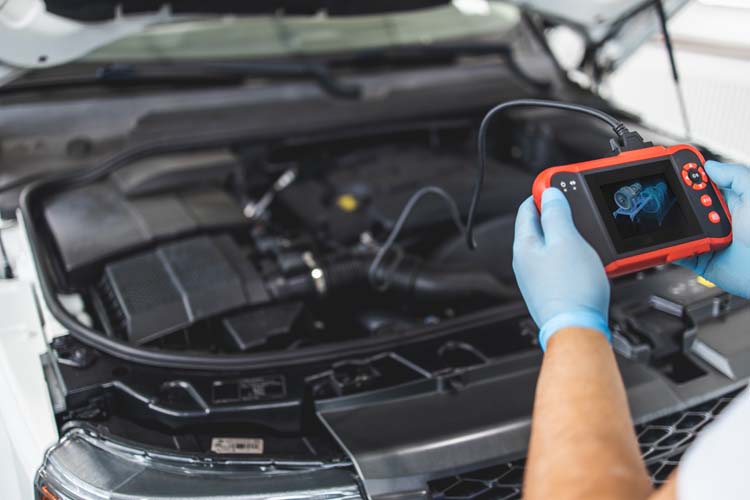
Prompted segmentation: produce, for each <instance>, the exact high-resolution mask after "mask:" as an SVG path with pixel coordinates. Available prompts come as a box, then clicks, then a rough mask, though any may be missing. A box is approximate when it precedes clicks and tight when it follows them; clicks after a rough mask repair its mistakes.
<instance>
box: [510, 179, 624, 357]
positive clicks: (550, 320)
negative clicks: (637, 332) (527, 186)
mask: <svg viewBox="0 0 750 500" xmlns="http://www.w3.org/2000/svg"><path fill="white" fill-rule="evenodd" d="M513 271H514V272H515V274H516V280H517V282H518V286H519V287H520V289H521V294H522V295H523V298H524V300H526V305H527V307H528V309H529V312H530V313H531V317H532V318H534V321H536V324H537V325H538V326H539V344H540V345H541V347H542V349H546V347H547V341H548V340H549V339H550V337H552V335H554V334H555V333H557V332H558V331H560V330H561V329H562V328H566V327H571V326H578V327H584V328H592V329H595V330H598V331H600V332H602V333H603V334H604V335H605V336H606V337H607V340H611V334H610V332H609V327H608V325H607V317H608V312H609V280H608V279H607V275H606V274H605V272H604V266H603V264H602V261H601V259H600V258H599V255H598V254H597V253H596V251H595V250H594V249H593V248H592V247H591V245H589V244H588V243H587V242H586V240H584V239H583V237H582V236H581V234H580V233H579V232H578V229H577V228H576V227H575V225H573V216H572V214H571V212H570V205H568V200H567V199H566V198H565V196H564V195H563V194H562V193H561V192H560V190H558V189H556V188H549V189H547V190H546V191H544V193H543V195H542V215H541V218H540V216H539V212H538V211H537V209H536V206H535V205H534V199H533V198H529V199H527V200H526V201H525V202H523V204H522V205H521V207H520V208H519V209H518V216H517V218H516V235H515V240H514V242H513Z"/></svg>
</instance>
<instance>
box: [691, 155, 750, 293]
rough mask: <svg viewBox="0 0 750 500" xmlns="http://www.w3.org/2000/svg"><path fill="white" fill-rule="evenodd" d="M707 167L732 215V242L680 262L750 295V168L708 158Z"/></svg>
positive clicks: (731, 289) (723, 286) (727, 287)
mask: <svg viewBox="0 0 750 500" xmlns="http://www.w3.org/2000/svg"><path fill="white" fill-rule="evenodd" d="M705 169H706V173H707V174H708V176H709V177H710V178H711V180H713V181H714V183H715V184H716V186H717V187H718V188H719V189H720V190H721V194H722V195H723V196H724V200H725V201H726V202H727V207H728V208H729V213H730V214H731V215H732V236H733V237H732V243H731V244H730V245H729V246H728V247H726V248H724V249H723V250H719V251H717V252H709V253H705V254H701V255H698V256H696V257H691V258H689V259H683V260H680V261H678V262H677V264H679V265H681V266H684V267H687V268H688V269H691V270H692V271H693V272H695V273H696V274H699V275H701V276H703V277H704V278H706V279H707V280H708V281H711V282H712V283H714V284H716V285H717V286H718V287H719V288H721V289H722V290H725V291H727V292H729V293H731V294H734V295H739V296H740V297H745V298H750V168H748V167H745V166H743V165H730V164H726V163H719V162H716V161H707V162H706V165H705Z"/></svg>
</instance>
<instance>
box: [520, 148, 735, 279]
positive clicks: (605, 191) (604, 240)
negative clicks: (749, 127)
mask: <svg viewBox="0 0 750 500" xmlns="http://www.w3.org/2000/svg"><path fill="white" fill-rule="evenodd" d="M704 163H705V162H704V159H703V156H702V155H701V153H700V152H699V151H698V150H697V149H695V148H694V147H692V146H689V145H685V144H682V145H677V146H671V147H664V146H653V147H647V148H643V149H636V150H631V151H624V152H621V153H619V154H618V155H616V156H612V157H608V158H602V159H598V160H592V161H587V162H583V163H575V164H570V165H562V166H557V167H551V168H548V169H546V170H544V171H543V172H542V173H541V174H539V176H538V177H537V178H536V180H535V181H534V187H533V194H534V201H535V202H536V206H537V209H541V200H542V192H544V190H545V189H547V188H549V187H556V188H558V189H560V190H561V191H562V192H563V193H564V194H565V196H566V197H567V199H568V202H569V203H570V208H571V210H572V212H573V220H574V222H575V225H576V227H577V228H578V230H579V232H580V233H581V235H582V236H583V237H584V238H585V239H586V241H588V242H589V244H590V245H591V246H592V247H594V249H595V250H596V252H597V253H598V254H599V256H600V257H601V259H602V262H603V263H604V268H605V270H606V272H607V275H608V276H609V277H616V276H620V275H623V274H628V273H632V272H636V271H640V270H643V269H647V268H650V267H653V266H656V265H659V264H665V263H667V262H672V261H675V260H678V259H683V258H687V257H692V256H695V255H699V254H702V253H706V252H709V251H712V250H719V249H721V248H724V247H726V246H727V245H729V244H730V243H731V241H732V224H731V218H730V213H729V210H728V209H727V206H726V202H725V201H724V198H723V197H722V195H721V192H720V191H719V189H718V188H717V187H716V185H715V184H714V183H713V182H712V181H711V180H710V179H709V178H708V176H707V175H706V172H705V170H704V169H703V164H704Z"/></svg>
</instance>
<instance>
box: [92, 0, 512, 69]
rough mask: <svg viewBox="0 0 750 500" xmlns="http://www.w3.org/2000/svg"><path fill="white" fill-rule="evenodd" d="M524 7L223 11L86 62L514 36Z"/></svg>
mask: <svg viewBox="0 0 750 500" xmlns="http://www.w3.org/2000/svg"><path fill="white" fill-rule="evenodd" d="M519 19H520V15H519V12H518V9H517V8H516V7H514V6H511V5H507V4H498V3H491V4H490V3H488V2H486V1H481V0H454V1H453V2H452V3H451V4H448V5H444V6H439V7H434V8H428V9H421V10H417V11H411V12H398V13H392V14H378V15H357V16H342V17H329V16H327V15H325V14H320V15H314V16H282V15H278V16H253V17H240V16H224V17H205V18H195V17H193V18H191V19H190V20H182V21H172V22H169V23H164V24H157V25H152V26H148V27H146V28H144V30H143V31H142V32H140V33H138V34H135V35H131V36H128V37H126V38H123V39H120V40H117V41H114V42H112V43H108V44H107V45H104V46H102V47H99V48H97V49H95V50H93V51H92V52H89V53H88V54H86V55H85V56H83V58H82V59H81V60H82V61H87V62H97V63H108V62H145V61H162V62H163V61H177V60H217V59H245V60H246V59H255V58H259V59H260V58H279V57H291V56H310V55H317V54H328V53H340V52H350V51H363V50H368V49H380V48H389V47H400V46H409V45H432V44H440V43H445V42H452V41H459V40H469V39H471V40H476V39H478V38H480V39H481V38H485V37H486V38H491V39H493V40H497V38H498V37H502V36H503V35H507V34H509V33H510V32H512V31H513V29H514V28H515V27H516V26H517V25H518V22H519Z"/></svg>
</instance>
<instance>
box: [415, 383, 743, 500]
mask: <svg viewBox="0 0 750 500" xmlns="http://www.w3.org/2000/svg"><path fill="white" fill-rule="evenodd" d="M738 393H739V391H737V392H734V393H731V394H728V395H725V396H722V397H719V398H716V399H713V400H711V401H708V402H706V403H702V404H700V405H697V406H694V407H691V408H688V409H687V410H684V411H679V412H675V413H672V414H670V415H667V416H666V417H662V418H659V419H657V420H653V421H651V422H648V423H646V424H641V425H637V426H636V427H635V432H636V435H637V436H638V444H639V445H640V447H641V453H642V454H643V458H644V460H645V462H646V467H647V468H648V471H649V474H650V475H651V481H653V483H654V484H655V485H659V484H661V483H663V482H664V481H665V480H666V479H667V477H669V474H671V472H672V471H673V470H674V468H675V467H677V464H678V463H679V462H680V459H681V458H682V455H683V453H685V450H686V449H687V447H688V445H689V444H690V443H691V442H693V440H695V438H696V437H697V436H698V434H699V433H700V431H701V430H702V429H703V428H704V427H705V426H706V424H708V423H710V422H711V421H713V420H714V419H715V418H716V416H717V415H719V413H721V412H722V411H723V410H724V408H726V407H727V405H728V404H729V403H730V402H731V401H732V400H733V399H734V397H735V396H736V395H737V394H738ZM525 464H526V459H519V460H515V461H512V462H506V463H503V464H499V465H495V466H492V467H487V468H485V469H480V470H476V471H472V472H467V473H465V474H461V475H458V476H451V477H447V478H442V479H438V480H435V481H431V482H430V484H429V487H430V492H431V494H432V498H433V499H434V500H512V499H518V498H521V484H522V482H523V472H524V466H525Z"/></svg>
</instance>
